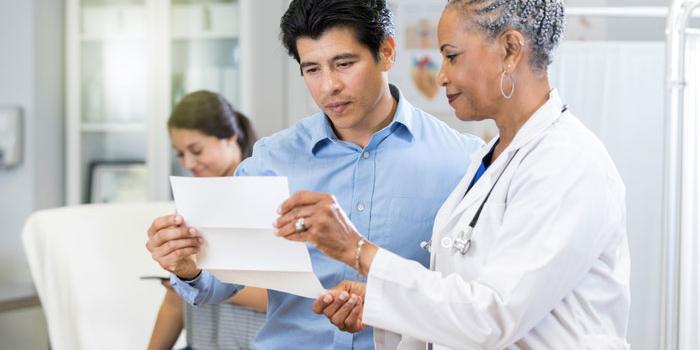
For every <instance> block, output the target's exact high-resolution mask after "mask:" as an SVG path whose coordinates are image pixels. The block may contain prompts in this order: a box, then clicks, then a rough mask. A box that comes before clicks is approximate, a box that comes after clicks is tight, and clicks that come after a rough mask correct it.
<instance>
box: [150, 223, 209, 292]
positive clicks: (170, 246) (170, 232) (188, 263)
mask: <svg viewBox="0 0 700 350" xmlns="http://www.w3.org/2000/svg"><path fill="white" fill-rule="evenodd" d="M201 245H202V236H201V235H200V234H199V232H197V230H196V229H195V228H193V227H187V225H185V221H184V219H183V218H182V216H179V215H166V216H161V217H159V218H156V219H155V220H153V223H151V227H149V228H148V241H147V242H146V249H148V251H149V252H150V253H151V257H152V258H153V260H155V261H157V262H158V264H160V266H161V267H162V268H164V269H165V270H167V271H170V272H172V273H174V274H175V275H176V276H177V277H179V278H181V279H193V278H195V277H197V275H198V274H199V272H200V269H199V268H198V267H197V262H196V260H195V254H197V252H199V248H200V247H201Z"/></svg>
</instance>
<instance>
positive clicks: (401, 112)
mask: <svg viewBox="0 0 700 350" xmlns="http://www.w3.org/2000/svg"><path fill="white" fill-rule="evenodd" d="M389 91H390V92H391V96H392V97H393V98H394V99H395V100H397V101H398V104H397V106H396V111H395V112H394V119H393V120H392V121H391V123H389V125H388V126H387V128H395V126H394V125H395V124H397V125H402V126H403V127H404V128H406V130H407V131H408V134H409V135H410V136H412V135H413V128H414V120H413V119H414V118H415V117H414V113H413V112H414V107H413V106H412V105H411V104H410V103H409V102H408V101H406V99H405V98H404V97H403V94H402V93H401V90H399V88H398V87H396V86H395V85H393V84H389ZM310 132H311V143H310V146H311V149H310V150H311V153H314V154H315V153H316V152H317V151H318V150H319V149H320V148H321V147H322V146H323V145H325V144H326V143H327V141H335V140H338V136H336V134H335V132H334V131H333V127H332V126H331V122H330V120H329V119H328V117H327V116H326V115H325V114H324V113H322V112H321V113H319V115H318V118H317V119H316V123H314V124H313V125H312V127H311V128H310Z"/></svg>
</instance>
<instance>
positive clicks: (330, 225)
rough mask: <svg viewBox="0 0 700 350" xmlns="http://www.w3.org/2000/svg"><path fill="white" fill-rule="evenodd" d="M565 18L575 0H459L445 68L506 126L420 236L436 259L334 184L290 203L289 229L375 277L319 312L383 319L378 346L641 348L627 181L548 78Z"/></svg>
mask: <svg viewBox="0 0 700 350" xmlns="http://www.w3.org/2000/svg"><path fill="white" fill-rule="evenodd" d="M563 22H564V9H563V2H562V0H546V1H544V0H522V1H504V0H482V1H469V0H462V1H460V0H451V1H449V3H448V5H447V6H446V8H445V10H444V12H443V14H442V16H441V18H440V23H439V28H438V39H439V44H440V50H441V53H442V55H443V57H444V61H443V65H442V68H441V71H440V76H439V79H440V81H441V83H442V85H444V86H445V87H446V90H447V99H448V100H449V103H450V105H451V106H452V107H453V108H454V110H455V113H456V115H457V117H458V118H459V119H461V120H465V121H471V120H482V119H493V120H494V121H495V122H496V125H497V126H498V130H499V135H498V137H496V138H495V139H494V140H492V141H491V142H490V143H489V144H488V145H487V146H486V147H484V148H483V150H481V151H478V152H476V154H474V155H473V156H472V163H471V165H470V167H469V169H468V171H467V173H466V174H465V176H464V178H463V179H462V181H461V182H460V183H459V185H458V186H457V187H456V188H455V189H454V191H453V192H452V194H451V195H450V196H449V197H448V198H447V200H446V201H445V203H444V204H443V206H442V208H441V209H440V211H439V212H438V214H437V217H436V218H435V223H434V227H433V234H432V241H431V242H424V243H423V244H422V245H423V246H425V247H426V248H429V250H430V255H431V264H430V268H426V267H424V266H422V265H420V264H419V263H417V262H415V261H411V260H406V259H403V258H401V257H399V256H398V255H396V254H393V253H392V252H390V251H388V250H385V249H382V248H381V247H379V246H377V245H375V244H373V243H371V242H370V240H371V234H369V235H368V236H367V237H364V236H363V235H361V233H359V232H357V230H356V229H355V228H354V227H353V225H352V223H351V222H350V220H348V218H347V216H346V215H345V213H344V211H343V210H342V209H341V208H340V207H339V206H338V204H337V203H336V201H335V200H334V198H333V197H332V196H331V195H326V194H319V193H311V192H299V193H296V194H294V195H293V196H292V197H291V198H290V199H288V200H287V201H286V202H285V203H283V205H282V207H281V208H280V217H279V219H278V221H277V222H276V223H275V226H276V227H277V232H278V234H279V235H280V236H284V237H286V238H287V239H290V240H295V241H307V242H309V243H310V244H311V245H313V246H315V247H316V248H318V249H319V250H321V251H322V252H324V253H325V254H326V255H328V256H330V257H332V258H334V259H337V260H340V261H343V262H345V263H346V264H348V265H349V266H351V267H353V268H355V269H356V270H358V272H359V273H361V274H363V275H366V276H367V282H366V285H365V284H364V283H361V282H350V281H345V282H343V283H341V284H340V285H338V286H337V287H336V288H335V289H333V290H330V291H328V292H327V293H326V294H325V295H322V296H321V297H320V298H319V299H318V300H317V301H316V303H315V304H314V311H315V312H317V313H324V314H325V315H326V316H328V318H329V319H330V321H331V322H333V323H334V324H335V325H336V326H338V327H339V328H340V329H342V330H346V331H349V332H354V331H357V330H359V329H362V328H363V327H364V325H365V324H366V325H370V326H373V327H375V341H376V345H377V348H378V349H383V348H400V349H425V348H426V344H429V345H428V347H429V348H432V349H557V350H560V349H567V350H568V349H595V350H603V349H616V350H617V349H626V348H627V347H628V345H627V342H626V340H625V332H626V328H627V320H628V312H629V301H630V297H629V270H630V262H629V254H628V247H627V237H626V229H625V188H624V184H623V183H622V181H621V179H620V176H619V174H618V172H617V170H616V168H615V165H614V164H613V162H612V160H611V159H610V157H609V155H608V153H607V151H606V150H605V147H604V146H603V145H602V143H601V142H600V141H599V140H598V139H597V138H596V137H595V136H594V135H593V134H592V133H591V132H590V131H589V130H588V129H586V127H584V126H583V125H582V124H581V122H580V121H579V120H578V119H577V118H576V117H575V116H574V115H573V114H572V113H571V112H570V111H569V110H568V109H567V107H566V106H565V104H564V103H563V102H562V100H561V99H560V97H559V95H558V93H557V91H556V90H554V89H552V88H551V87H550V85H549V82H548V79H547V66H548V65H549V63H550V62H551V60H552V55H553V50H554V48H555V47H556V46H557V44H558V43H559V40H560V38H561V36H562V32H563V26H564V25H563ZM436 156H439V155H436ZM426 171H431V169H426ZM397 181H400V180H398V179H397ZM416 244H420V242H416Z"/></svg>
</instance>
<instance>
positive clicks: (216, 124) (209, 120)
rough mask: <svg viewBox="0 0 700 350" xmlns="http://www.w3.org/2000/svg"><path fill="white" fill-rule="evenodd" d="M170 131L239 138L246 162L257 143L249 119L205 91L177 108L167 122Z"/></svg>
mask: <svg viewBox="0 0 700 350" xmlns="http://www.w3.org/2000/svg"><path fill="white" fill-rule="evenodd" d="M168 129H189V130H197V131H200V132H202V133H203V134H205V135H209V136H216V137H217V138H219V139H227V138H230V137H232V136H238V146H239V147H240V148H241V153H242V156H243V158H247V157H250V155H251V154H252V153H253V144H254V143H255V141H256V140H257V137H256V136H255V130H253V126H252V124H251V123H250V120H249V119H248V118H247V117H246V116H244V115H243V114H242V113H239V112H237V111H236V110H235V109H233V107H232V106H231V104H230V103H229V102H228V101H226V99H225V98H224V97H223V96H221V95H220V94H217V93H214V92H211V91H206V90H200V91H195V92H193V93H190V94H187V95H185V97H183V98H182V99H181V100H180V102H178V103H177V105H175V107H174V108H173V112H172V113H171V114H170V118H169V119H168Z"/></svg>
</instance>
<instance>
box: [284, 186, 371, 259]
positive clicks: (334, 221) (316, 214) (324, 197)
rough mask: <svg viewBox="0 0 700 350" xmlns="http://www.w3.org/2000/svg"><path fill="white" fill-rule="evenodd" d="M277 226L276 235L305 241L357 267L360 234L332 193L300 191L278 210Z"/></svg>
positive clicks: (334, 257) (324, 252)
mask: <svg viewBox="0 0 700 350" xmlns="http://www.w3.org/2000/svg"><path fill="white" fill-rule="evenodd" d="M279 214H280V216H279V218H278V219H277V221H275V223H274V226H275V228H276V229H277V235H279V236H281V237H284V238H286V239H288V240H291V241H305V242H309V243H310V244H311V245H313V246H314V247H316V248H317V249H318V250H320V251H321V252H323V254H326V255H328V256H329V257H331V258H333V259H336V260H339V261H342V262H344V263H346V264H348V265H350V266H354V265H355V250H356V247H357V242H358V241H359V240H360V239H361V236H360V234H359V233H358V232H357V230H356V229H355V226H353V224H352V222H350V219H348V216H347V215H345V212H343V210H342V209H341V208H340V206H339V205H338V202H337V201H336V200H335V197H333V196H332V195H330V194H325V193H317V192H305V191H300V192H297V193H295V194H294V195H292V196H291V197H289V199H287V200H286V201H285V202H284V203H282V205H281V206H280V208H279Z"/></svg>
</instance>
